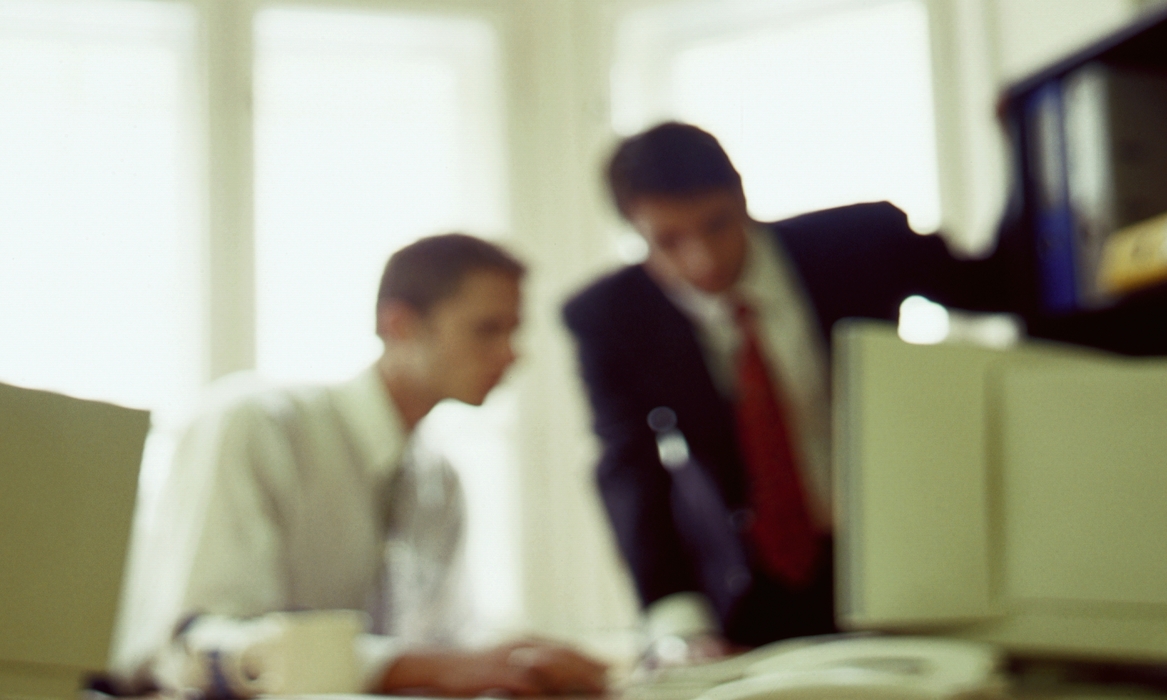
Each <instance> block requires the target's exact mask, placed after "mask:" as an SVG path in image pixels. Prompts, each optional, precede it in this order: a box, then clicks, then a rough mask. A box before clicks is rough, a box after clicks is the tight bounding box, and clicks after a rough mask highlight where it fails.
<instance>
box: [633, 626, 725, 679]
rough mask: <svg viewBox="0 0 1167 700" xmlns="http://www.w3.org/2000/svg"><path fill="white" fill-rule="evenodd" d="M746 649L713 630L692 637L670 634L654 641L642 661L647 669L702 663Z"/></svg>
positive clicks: (642, 664)
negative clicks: (712, 631)
mask: <svg viewBox="0 0 1167 700" xmlns="http://www.w3.org/2000/svg"><path fill="white" fill-rule="evenodd" d="M743 651H746V648H745V647H740V646H737V645H736V644H733V643H731V642H729V641H728V640H726V639H725V638H724V637H722V636H721V635H718V634H714V633H711V632H706V633H702V634H696V635H693V636H691V637H676V636H668V637H661V638H660V639H658V640H656V641H655V642H653V643H652V644H651V645H650V646H649V648H648V650H647V651H646V652H645V655H644V660H643V661H642V662H641V666H643V667H644V668H645V669H646V670H653V669H658V668H666V667H669V666H688V665H690V664H700V663H705V662H707V661H716V660H717V659H721V658H724V657H726V656H732V655H734V654H740V653H742V652H743Z"/></svg>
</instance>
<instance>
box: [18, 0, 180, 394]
mask: <svg viewBox="0 0 1167 700" xmlns="http://www.w3.org/2000/svg"><path fill="white" fill-rule="evenodd" d="M196 35H197V19H196V17H195V15H194V13H193V12H192V11H190V8H188V7H185V6H182V5H178V4H171V3H166V2H133V1H128V0H127V1H121V0H88V1H87V2H62V1H52V0H0V104H2V105H3V109H0V318H2V319H3V323H4V331H3V340H2V341H0V379H2V380H4V381H8V382H13V383H17V384H23V385H27V386H33V387H40V388H46V389H52V390H56V391H62V392H67V393H71V394H75V395H80V396H84V397H89V398H98V399H104V400H109V401H115V402H119V403H124V404H129V405H132V406H139V407H146V408H153V409H159V408H162V407H164V406H166V405H170V404H172V403H174V402H175V401H176V400H177V399H180V398H185V397H189V396H190V395H191V394H192V393H193V392H194V390H195V387H196V386H197V385H198V382H199V379H200V377H199V372H200V364H199V361H200V355H199V333H198V328H199V323H198V319H199V316H198V312H199V298H198V296H199V295H198V289H199V287H198V284H197V274H198V270H197V268H198V259H197V256H196V254H195V253H196V250H197V249H196V248H195V240H194V236H195V233H196V231H197V230H198V228H199V207H198V200H197V192H198V185H197V183H198V180H197V166H196V163H195V151H194V147H193V144H194V133H195V123H194V118H193V115H194V114H195V110H194V108H193V105H192V99H193V97H194V95H195V94H196V79H195V75H196V71H195V56H194V50H195V40H196Z"/></svg>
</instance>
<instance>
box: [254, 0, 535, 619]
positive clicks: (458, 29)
mask: <svg viewBox="0 0 1167 700" xmlns="http://www.w3.org/2000/svg"><path fill="white" fill-rule="evenodd" d="M254 28H255V31H254V36H255V46H254V53H255V73H254V85H255V132H254V133H255V154H256V160H255V173H256V175H255V206H256V230H255V244H256V317H257V319H256V341H257V342H256V345H257V368H258V369H259V371H260V373H261V374H263V375H265V376H267V377H273V378H276V379H279V380H282V381H331V380H338V379H344V378H347V377H349V376H352V375H354V374H355V373H357V372H358V371H360V370H361V369H362V368H364V367H365V366H367V365H368V364H369V363H371V362H372V361H373V360H374V359H376V358H377V357H378V355H379V354H380V352H381V343H380V341H379V339H378V338H377V337H376V335H375V334H374V308H375V305H376V296H377V285H378V282H379V280H380V276H381V270H382V268H383V267H384V264H385V261H386V259H387V258H388V257H389V255H390V253H392V252H393V251H394V250H396V249H398V248H400V247H401V246H403V245H406V244H408V243H411V242H413V241H414V240H416V239H417V238H420V237H422V236H425V235H429V234H434V233H445V232H450V231H463V232H466V233H471V234H475V235H479V236H487V237H489V236H495V235H498V234H500V233H502V232H504V231H505V230H506V228H507V226H508V224H507V212H506V206H505V202H506V189H505V182H506V171H505V167H504V163H503V157H502V152H503V148H504V145H503V138H502V129H501V114H500V109H501V104H500V101H499V99H498V96H499V95H500V94H501V90H500V89H499V87H498V80H499V77H500V76H499V69H498V58H497V55H496V52H497V47H496V41H495V32H494V29H493V28H492V27H491V26H490V25H489V24H487V23H485V22H482V21H479V20H474V19H460V18H451V17H436V16H432V17H426V16H419V15H410V14H401V13H387V12H385V13H375V12H362V11H351V10H328V9H304V8H272V9H265V10H262V11H260V12H259V13H257V14H256V16H255V25H254ZM514 415H515V407H514V396H513V394H512V393H509V392H508V391H507V389H506V388H505V387H503V388H502V389H500V390H499V391H496V392H495V393H494V394H492V395H491V398H490V400H489V401H488V402H487V404H486V406H484V407H483V408H481V409H471V408H469V407H467V406H463V405H459V404H455V403H452V402H448V403H447V404H443V405H441V406H439V407H438V408H437V409H435V411H433V412H432V413H431V414H430V416H429V417H428V418H427V419H426V420H425V422H424V423H423V425H422V426H421V427H420V428H419V434H420V437H421V439H422V440H423V441H425V442H427V443H430V444H431V445H432V447H433V449H435V450H437V451H438V452H440V453H441V454H443V455H445V456H446V457H447V458H448V459H449V460H450V461H451V463H452V464H453V465H454V467H455V468H457V469H458V471H459V472H460V474H461V476H462V482H463V486H464V488H465V492H466V501H467V510H468V518H469V521H470V525H469V527H468V528H467V535H468V537H467V559H468V568H469V575H470V577H471V580H472V581H473V589H472V593H473V595H474V602H475V610H476V612H478V613H479V614H480V615H482V616H483V617H484V618H485V620H484V621H486V622H494V623H498V624H506V623H509V622H510V621H511V618H513V616H515V615H517V614H518V611H519V604H520V603H519V583H518V571H519V568H518V566H519V565H518V552H517V546H518V540H517V537H516V532H515V531H516V528H517V522H516V520H517V517H518V510H519V508H518V504H517V502H516V499H517V489H516V488H515V487H514V485H513V482H514V481H515V480H516V479H517V475H516V473H515V470H514V464H515V456H514V454H513V452H512V449H511V441H510V433H511V431H512V429H513V428H512V422H513V420H514Z"/></svg>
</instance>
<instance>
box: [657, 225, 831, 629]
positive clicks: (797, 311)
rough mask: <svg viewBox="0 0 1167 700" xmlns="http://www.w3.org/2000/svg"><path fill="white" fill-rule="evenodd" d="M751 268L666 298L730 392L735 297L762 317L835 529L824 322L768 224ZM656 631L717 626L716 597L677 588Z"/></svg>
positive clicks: (808, 476)
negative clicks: (715, 287) (721, 283)
mask: <svg viewBox="0 0 1167 700" xmlns="http://www.w3.org/2000/svg"><path fill="white" fill-rule="evenodd" d="M746 236H747V247H746V260H745V267H744V268H743V270H742V274H741V277H740V278H739V279H738V281H737V282H736V283H735V285H734V287H733V288H732V289H730V290H727V291H726V292H724V293H722V294H716V295H714V294H708V293H706V292H703V291H701V290H699V289H696V288H694V287H692V286H689V285H685V284H683V283H674V284H671V285H670V286H669V287H667V288H666V289H665V293H666V296H668V297H669V299H670V300H671V301H672V302H673V304H674V305H676V306H677V308H678V309H680V310H681V312H682V313H684V314H685V315H686V316H687V317H688V318H689V319H690V320H691V321H693V324H694V326H695V327H696V328H697V336H698V341H699V343H700V344H701V348H702V351H703V353H704V356H705V363H706V366H707V367H708V368H709V373H710V375H711V376H712V377H713V380H714V382H715V383H716V385H717V386H718V388H719V389H720V390H721V392H722V393H723V394H724V395H725V396H727V397H731V398H732V397H733V395H734V394H735V393H736V387H735V381H736V379H735V378H736V372H735V367H734V363H735V358H736V354H737V350H738V347H739V346H740V345H741V341H742V338H741V332H740V331H739V330H738V327H737V324H736V322H735V321H734V315H733V308H734V305H733V301H734V300H737V299H740V300H742V301H744V302H746V303H748V304H749V305H750V306H751V307H752V308H753V310H754V312H755V314H756V315H757V320H758V324H759V328H760V336H761V337H760V338H759V342H760V344H761V346H762V354H763V357H764V359H765V360H766V363H767V365H768V369H769V372H770V377H771V379H772V381H774V383H775V384H776V385H777V386H776V387H775V388H776V390H777V391H778V392H779V400H780V401H781V402H782V404H783V407H784V408H785V411H786V419H787V424H788V428H789V429H790V434H791V439H792V443H793V447H794V451H795V456H796V458H797V459H798V467H799V470H800V474H801V476H802V480H803V484H804V486H805V488H806V490H807V492H808V497H809V500H810V503H809V506H810V511H811V515H812V517H813V518H814V519H815V521H816V523H817V524H818V525H819V527H820V528H822V529H823V530H824V531H830V529H831V482H830V466H831V464H830V462H831V414H830V393H829V380H828V376H827V355H826V349H825V348H824V347H823V344H822V341H821V339H820V337H819V332H818V330H817V327H818V321H817V319H816V318H815V314H814V309H813V307H811V305H810V303H809V300H808V299H807V298H806V294H805V292H804V290H803V289H802V285H801V284H800V282H799V280H798V276H797V273H796V272H794V270H793V269H792V268H791V266H790V263H789V261H788V260H787V258H786V253H785V251H784V250H782V248H781V246H780V244H779V243H778V241H777V240H776V239H775V237H774V236H773V235H772V234H771V233H770V232H769V231H767V230H765V229H763V228H761V227H760V226H756V225H755V226H751V227H749V229H748V230H747V233H746ZM646 615H647V624H648V633H649V636H650V637H651V638H653V639H658V638H661V637H665V636H680V637H688V636H692V635H695V634H700V633H704V632H712V631H714V630H716V629H717V625H716V623H715V622H714V620H713V616H712V613H711V608H710V606H709V604H708V601H706V600H705V599H704V596H703V595H702V594H700V593H676V594H674V595H671V596H666V597H665V598H662V599H661V600H659V601H656V602H655V603H653V604H652V605H650V606H649V608H648V610H647V611H646Z"/></svg>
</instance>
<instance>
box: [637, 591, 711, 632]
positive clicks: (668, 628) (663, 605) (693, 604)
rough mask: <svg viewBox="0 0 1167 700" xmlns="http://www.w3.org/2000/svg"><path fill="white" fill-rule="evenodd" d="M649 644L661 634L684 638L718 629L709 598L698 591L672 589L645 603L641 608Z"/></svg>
mask: <svg viewBox="0 0 1167 700" xmlns="http://www.w3.org/2000/svg"><path fill="white" fill-rule="evenodd" d="M644 623H645V631H646V632H647V634H648V640H649V644H652V643H654V642H657V641H659V640H661V639H664V638H665V637H680V638H681V639H688V638H691V637H696V636H700V635H702V634H710V633H719V632H720V628H719V626H718V624H717V620H716V618H715V617H714V614H713V607H712V606H711V605H710V603H709V599H708V598H706V597H705V595H704V594H702V593H674V594H672V595H669V596H665V597H664V598H661V599H660V600H658V601H656V602H655V603H653V604H652V605H649V606H648V607H647V608H646V609H645V611H644Z"/></svg>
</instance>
